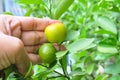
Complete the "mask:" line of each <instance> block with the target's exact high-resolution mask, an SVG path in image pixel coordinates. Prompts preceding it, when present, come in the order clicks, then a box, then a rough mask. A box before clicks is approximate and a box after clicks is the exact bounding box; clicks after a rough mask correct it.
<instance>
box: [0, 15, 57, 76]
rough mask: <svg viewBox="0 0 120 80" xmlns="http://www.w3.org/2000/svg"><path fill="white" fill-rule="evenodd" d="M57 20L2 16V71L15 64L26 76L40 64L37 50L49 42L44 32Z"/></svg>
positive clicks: (0, 34)
mask: <svg viewBox="0 0 120 80" xmlns="http://www.w3.org/2000/svg"><path fill="white" fill-rule="evenodd" d="M55 22H59V21H57V20H50V19H39V18H34V17H18V16H9V15H0V70H2V69H4V68H7V67H8V66H10V65H11V64H15V65H16V67H17V68H18V71H19V72H20V73H21V74H23V75H25V74H26V72H27V71H28V69H29V65H30V62H32V64H37V63H40V62H41V61H40V58H39V56H38V55H37V54H34V53H35V51H36V49H37V48H38V47H39V46H40V45H41V44H43V43H45V42H47V40H46V38H45V35H44V30H45V28H46V26H47V25H49V24H52V23H55Z"/></svg>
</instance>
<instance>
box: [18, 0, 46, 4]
mask: <svg viewBox="0 0 120 80" xmlns="http://www.w3.org/2000/svg"><path fill="white" fill-rule="evenodd" d="M17 2H18V3H22V4H43V3H44V1H43V0H19V1H17Z"/></svg>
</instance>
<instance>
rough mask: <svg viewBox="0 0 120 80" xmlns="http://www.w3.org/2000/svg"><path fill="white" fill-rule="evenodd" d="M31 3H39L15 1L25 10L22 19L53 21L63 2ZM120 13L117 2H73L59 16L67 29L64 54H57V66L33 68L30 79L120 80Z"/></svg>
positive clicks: (44, 0) (54, 0) (47, 0)
mask: <svg viewBox="0 0 120 80" xmlns="http://www.w3.org/2000/svg"><path fill="white" fill-rule="evenodd" d="M34 1H38V0H30V1H29V3H28V0H18V3H19V4H20V5H21V6H22V7H23V8H24V9H26V13H25V16H35V17H40V18H44V17H48V18H51V19H54V12H55V10H56V9H57V5H58V4H59V3H60V2H61V1H63V0H39V1H38V3H37V4H36V2H34ZM68 3H69V1H68ZM63 5H65V4H63ZM119 13H120V1H119V0H74V2H73V3H72V4H71V6H70V7H69V8H67V10H65V12H64V13H63V14H61V15H60V17H59V20H61V21H62V22H63V23H64V24H65V25H66V28H67V38H66V41H64V42H63V45H65V47H66V51H60V52H57V53H56V56H57V64H55V65H53V66H52V65H51V67H48V66H44V65H41V64H38V65H35V66H33V69H34V72H35V73H34V75H32V76H31V79H33V80H119V78H120V77H119V76H120V68H119V66H120V54H119V53H120V14H119ZM16 78H17V77H16ZM29 80H30V79H29Z"/></svg>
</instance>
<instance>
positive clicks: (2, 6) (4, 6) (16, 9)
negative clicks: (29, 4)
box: [0, 0, 25, 16]
mask: <svg viewBox="0 0 120 80" xmlns="http://www.w3.org/2000/svg"><path fill="white" fill-rule="evenodd" d="M4 12H5V13H12V14H13V15H16V16H23V14H24V13H25V10H23V9H21V8H20V6H19V5H18V4H17V3H15V0H0V14H3V13H4Z"/></svg>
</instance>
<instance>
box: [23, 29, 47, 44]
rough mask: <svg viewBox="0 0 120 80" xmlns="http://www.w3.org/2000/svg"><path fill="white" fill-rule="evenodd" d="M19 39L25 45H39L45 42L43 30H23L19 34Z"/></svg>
mask: <svg viewBox="0 0 120 80" xmlns="http://www.w3.org/2000/svg"><path fill="white" fill-rule="evenodd" d="M21 40H22V41H23V43H24V45H25V46H26V45H27V46H33V45H39V44H42V43H45V42H47V40H46V38H45V35H44V32H39V31H27V32H23V33H22V35H21Z"/></svg>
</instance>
